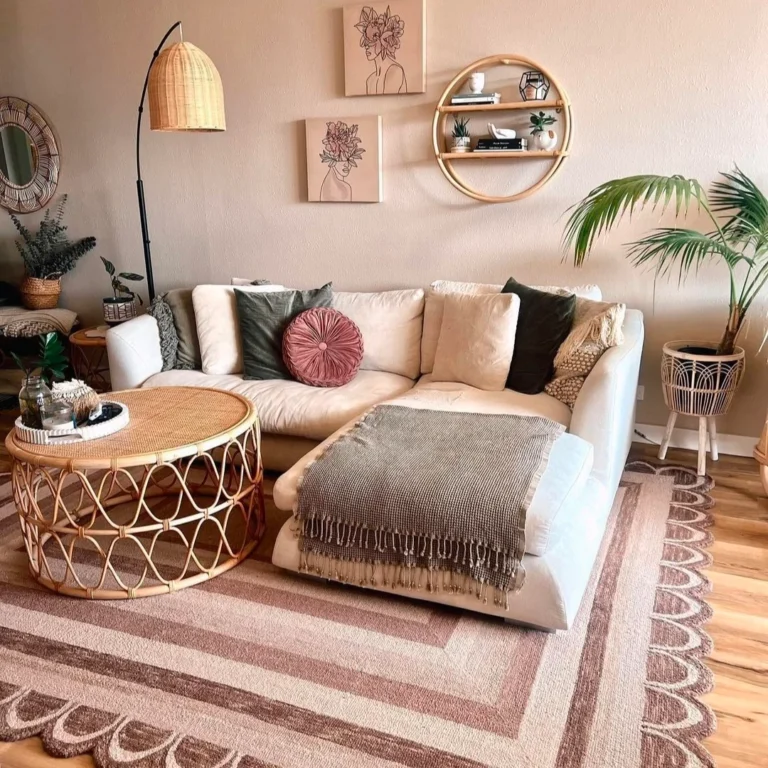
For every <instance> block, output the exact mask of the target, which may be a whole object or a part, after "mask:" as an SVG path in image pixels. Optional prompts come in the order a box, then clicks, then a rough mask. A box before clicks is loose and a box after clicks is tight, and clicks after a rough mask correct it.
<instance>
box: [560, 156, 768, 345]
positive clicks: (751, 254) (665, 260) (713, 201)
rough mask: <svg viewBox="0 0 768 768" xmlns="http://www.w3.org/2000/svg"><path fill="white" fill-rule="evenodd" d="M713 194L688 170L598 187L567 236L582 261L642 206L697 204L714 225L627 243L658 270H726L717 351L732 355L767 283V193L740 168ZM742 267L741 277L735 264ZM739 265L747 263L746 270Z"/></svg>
mask: <svg viewBox="0 0 768 768" xmlns="http://www.w3.org/2000/svg"><path fill="white" fill-rule="evenodd" d="M721 176H722V179H723V180H721V181H716V182H714V183H713V184H712V186H711V188H710V192H709V194H707V192H706V191H705V189H704V188H703V187H702V185H701V184H700V183H699V182H698V181H696V179H686V178H684V177H683V176H654V175H645V176H629V177H626V178H623V179H614V180H613V181H608V182H606V183H605V184H601V185H600V186H599V187H597V188H595V189H593V190H592V191H591V192H590V193H589V194H588V195H587V196H586V197H585V198H584V199H583V200H582V201H581V202H579V203H578V204H577V205H575V206H574V207H573V209H572V211H573V212H572V213H571V216H570V218H569V219H568V223H567V224H566V227H565V234H564V242H565V244H566V245H567V246H568V247H572V248H573V261H574V264H575V265H576V266H581V265H582V264H583V263H584V261H585V260H586V258H587V256H588V255H589V253H590V252H591V250H592V247H593V245H594V243H595V239H596V238H597V237H599V236H600V235H601V234H603V233H607V232H608V231H609V230H610V229H612V228H613V227H614V225H616V224H618V222H619V221H620V220H621V218H622V217H623V216H624V215H630V216H631V215H632V213H633V212H634V211H635V210H636V209H642V208H650V209H651V210H657V209H659V208H660V209H661V212H662V213H663V212H664V211H665V210H667V208H669V207H670V206H674V211H675V215H676V216H678V217H679V216H680V215H681V214H682V215H685V214H687V213H688V211H689V209H691V208H692V207H693V208H695V209H696V210H697V211H699V212H700V213H703V214H704V215H706V217H707V218H708V219H709V221H710V222H711V224H712V229H711V230H710V231H709V232H699V231H697V230H695V229H680V228H677V227H658V228H656V229H653V230H652V231H651V232H650V233H649V234H647V235H646V236H645V237H641V238H640V239H639V240H637V241H635V242H633V243H630V244H629V245H628V251H627V257H628V258H629V259H630V261H631V262H632V263H633V264H634V265H636V266H643V265H655V270H656V277H659V276H662V275H669V274H670V273H671V272H672V271H673V270H676V271H677V272H678V275H679V280H680V282H682V281H683V279H684V278H685V277H687V275H688V274H689V273H690V272H692V271H696V270H698V268H699V267H700V266H701V265H702V264H703V263H704V262H705V261H709V260H714V261H718V262H720V263H722V264H724V265H725V267H726V269H727V270H728V279H729V283H730V298H729V302H728V321H727V323H726V326H725V330H724V331H723V335H722V338H721V339H720V343H719V345H718V348H717V354H720V355H730V354H732V353H733V351H734V347H735V344H736V339H737V338H738V335H739V331H740V330H741V328H742V325H743V323H744V318H745V316H746V314H747V311H748V310H749V308H750V306H751V305H752V302H753V301H754V300H755V298H756V297H757V296H758V294H759V293H760V291H761V290H762V289H763V287H764V285H765V284H766V282H768V199H766V197H765V195H764V194H763V193H762V192H761V191H760V190H759V189H758V187H757V185H756V184H755V183H754V182H753V181H752V180H751V179H750V178H749V177H748V176H747V175H746V174H744V173H743V172H742V171H741V170H740V169H739V168H738V167H736V168H735V169H734V171H733V172H732V173H722V174H721ZM740 267H743V268H744V271H743V273H742V274H741V277H737V274H736V271H737V268H740ZM740 271H741V270H740Z"/></svg>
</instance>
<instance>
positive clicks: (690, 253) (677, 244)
mask: <svg viewBox="0 0 768 768" xmlns="http://www.w3.org/2000/svg"><path fill="white" fill-rule="evenodd" d="M628 255H629V258H630V259H631V260H632V263H633V264H634V265H635V266H643V265H646V264H649V263H655V270H656V274H657V275H658V276H660V277H665V276H668V275H669V273H670V272H671V271H672V269H673V268H675V266H676V267H677V269H678V272H679V278H678V279H679V280H680V282H682V281H683V279H684V278H685V276H686V274H687V273H688V272H690V271H691V269H694V270H698V269H699V267H700V266H701V265H702V263H703V262H705V261H707V260H708V259H711V258H721V259H723V260H724V261H725V262H726V263H727V264H728V266H729V267H730V268H731V269H733V268H734V267H735V266H736V265H737V264H738V263H739V262H740V261H745V260H746V261H748V259H746V257H745V256H743V255H742V254H741V253H738V252H736V251H734V250H732V249H731V248H729V247H728V245H726V244H725V243H723V242H722V241H721V240H719V239H716V238H714V237H713V236H712V235H707V234H704V233H702V232H697V231H696V230H693V229H677V228H671V227H663V228H659V229H654V230H653V231H652V232H651V233H650V234H648V235H646V236H645V237H642V238H641V239H640V240H637V241H635V242H634V243H630V244H629V253H628Z"/></svg>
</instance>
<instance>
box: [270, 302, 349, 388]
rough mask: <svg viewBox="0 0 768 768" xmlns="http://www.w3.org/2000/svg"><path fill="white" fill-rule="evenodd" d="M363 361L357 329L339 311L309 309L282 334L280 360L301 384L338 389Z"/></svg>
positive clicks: (294, 319) (328, 308)
mask: <svg viewBox="0 0 768 768" xmlns="http://www.w3.org/2000/svg"><path fill="white" fill-rule="evenodd" d="M362 359H363V336H362V334H361V333H360V329H359V328H358V327H357V326H356V325H355V324H354V323H353V322H352V321H351V320H350V319H349V318H348V317H347V316H346V315H343V314H342V313H341V312H339V310H338V309H331V308H330V307H315V308H314V309H308V310H307V311H306V312H302V313H301V314H299V315H297V316H296V317H294V318H293V320H291V322H290V323H289V324H288V327H287V328H286V329H285V333H284V334H283V361H284V362H285V365H286V367H287V368H288V370H289V371H290V372H291V375H292V376H293V377H294V378H295V379H296V380H297V381H300V382H302V383H303V384H309V385H310V386H313V387H340V386H342V385H343V384H347V383H348V382H350V381H352V379H354V378H355V374H357V371H358V370H359V368H360V363H361V361H362Z"/></svg>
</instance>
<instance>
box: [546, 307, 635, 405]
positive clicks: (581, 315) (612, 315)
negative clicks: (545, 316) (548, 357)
mask: <svg viewBox="0 0 768 768" xmlns="http://www.w3.org/2000/svg"><path fill="white" fill-rule="evenodd" d="M626 311H627V307H626V305H625V304H609V303H607V302H604V301H590V300H589V299H576V312H575V314H574V318H573V328H572V329H571V332H570V333H569V334H568V337H567V338H566V340H565V341H564V342H563V343H562V344H561V346H560V349H559V350H558V351H557V356H556V357H555V377H554V378H553V379H552V381H550V382H549V384H547V386H546V387H545V388H544V391H545V392H546V393H547V394H548V395H552V397H554V398H557V399H558V400H560V402H562V403H565V404H566V405H567V406H568V407H569V408H571V409H572V408H573V406H574V404H575V402H576V398H577V397H578V396H579V392H580V391H581V388H582V386H584V382H585V381H586V378H587V376H589V373H590V371H591V370H592V369H593V368H594V367H595V365H596V364H597V361H598V360H599V359H600V358H601V357H602V356H603V353H604V352H606V350H608V349H610V348H611V347H617V346H619V345H620V344H622V343H623V342H624V333H623V331H622V326H623V325H624V315H625V314H626Z"/></svg>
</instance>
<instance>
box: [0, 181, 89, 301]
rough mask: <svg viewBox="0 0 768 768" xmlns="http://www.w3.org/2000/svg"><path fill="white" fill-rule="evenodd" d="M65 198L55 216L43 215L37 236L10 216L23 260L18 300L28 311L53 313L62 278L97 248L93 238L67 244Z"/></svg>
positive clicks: (49, 211)
mask: <svg viewBox="0 0 768 768" xmlns="http://www.w3.org/2000/svg"><path fill="white" fill-rule="evenodd" d="M66 204H67V196H66V195H64V196H63V197H62V198H61V202H60V203H59V206H58V208H57V209H56V215H55V216H51V209H50V208H49V209H48V210H47V211H46V212H45V216H43V219H42V221H41V222H40V226H39V227H38V230H37V232H35V233H34V234H33V233H32V232H31V231H30V230H29V229H28V228H27V227H25V226H24V225H23V224H22V223H21V221H20V220H19V218H18V217H17V216H16V215H15V214H13V213H10V212H9V215H10V217H11V220H12V221H13V225H14V226H15V227H16V231H17V232H18V233H19V235H21V240H17V241H16V248H18V250H19V253H20V254H21V258H22V259H23V260H24V272H25V276H24V280H23V281H22V283H21V298H22V301H23V302H24V306H25V307H26V308H27V309H52V308H53V307H55V306H56V305H57V304H58V303H59V295H60V294H61V277H62V275H65V274H66V273H67V272H70V271H71V270H73V269H74V268H75V265H76V264H77V262H78V260H79V259H81V258H82V257H83V256H85V254H86V253H88V251H90V250H92V249H93V248H95V247H96V238H95V237H84V238H82V239H81V240H74V241H73V240H70V239H69V238H68V237H67V234H66V232H67V227H66V225H65V224H62V223H61V222H62V219H63V218H64V209H65V207H66Z"/></svg>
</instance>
